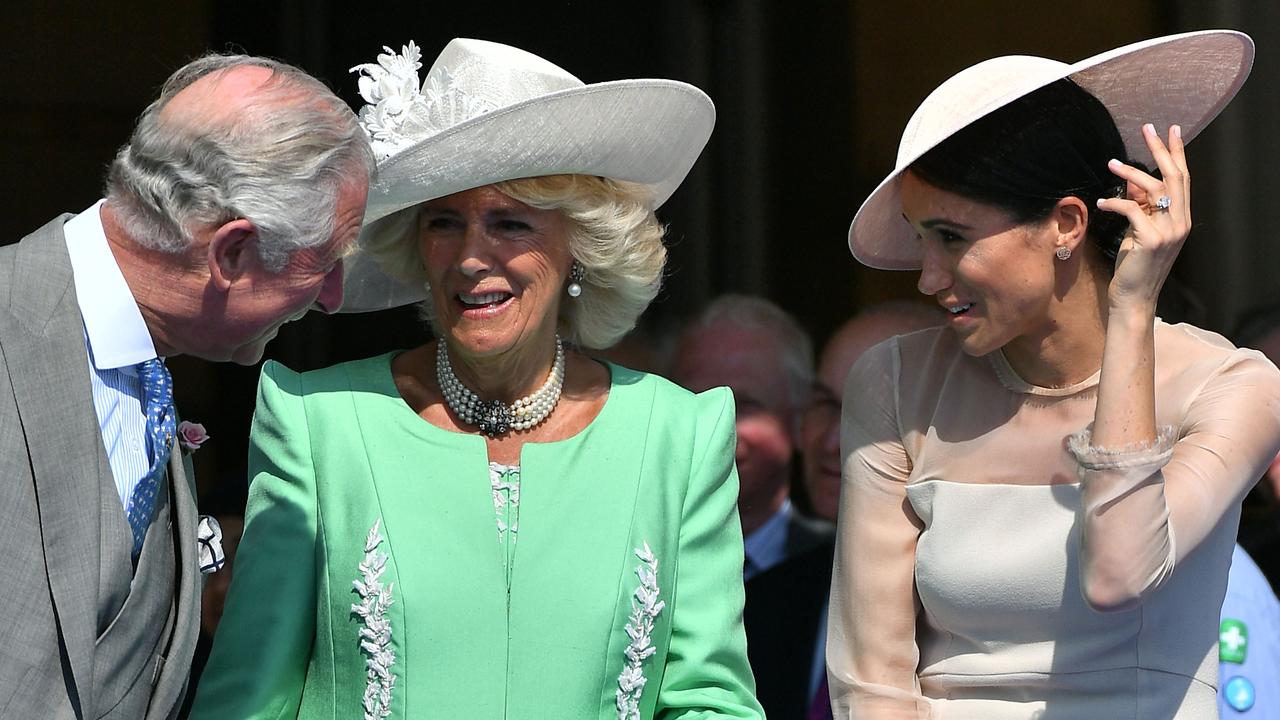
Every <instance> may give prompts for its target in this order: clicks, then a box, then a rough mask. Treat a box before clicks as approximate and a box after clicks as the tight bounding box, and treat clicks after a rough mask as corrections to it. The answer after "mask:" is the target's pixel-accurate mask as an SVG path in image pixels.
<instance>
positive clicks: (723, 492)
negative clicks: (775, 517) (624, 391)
mask: <svg viewBox="0 0 1280 720" xmlns="http://www.w3.org/2000/svg"><path fill="white" fill-rule="evenodd" d="M696 401H697V403H698V411H699V412H698V422H697V448H696V449H695V451H694V454H693V458H694V459H693V463H692V466H691V468H690V477H689V490H688V494H687V495H686V497H685V502H684V508H683V514H682V517H681V522H680V541H679V560H678V566H677V568H676V589H675V593H676V597H675V598H674V600H675V601H674V602H673V603H672V605H673V608H674V612H673V614H672V620H671V623H672V630H671V643H670V647H669V649H668V652H667V663H666V669H665V671H664V673H663V676H662V683H661V685H660V687H659V691H658V703H657V707H656V711H655V718H658V720H677V719H678V720H694V719H695V718H697V719H699V720H701V719H703V718H763V717H764V711H763V710H762V709H761V708H760V703H759V702H757V701H756V697H755V679H754V678H753V677H752V675H751V667H750V665H748V663H747V640H746V634H745V631H744V630H743V627H742V606H743V598H744V596H743V589H742V557H743V546H742V527H741V525H740V523H739V520H738V471H737V468H736V467H735V465H734V461H733V458H734V449H735V447H736V439H735V434H734V406H733V395H732V394H731V393H730V392H729V391H728V390H727V389H718V390H713V391H709V392H706V393H702V394H701V395H699V396H698V397H697V398H696Z"/></svg>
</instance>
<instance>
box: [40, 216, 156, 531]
mask: <svg viewBox="0 0 1280 720" xmlns="http://www.w3.org/2000/svg"><path fill="white" fill-rule="evenodd" d="M103 202H104V201H102V200H99V201H98V202H97V203H95V204H94V205H93V207H90V208H89V209H88V210H85V211H84V212H82V213H80V214H79V215H77V216H75V217H74V218H72V219H70V220H68V221H67V223H66V224H65V225H63V234H64V235H65V236H66V241H67V253H68V254H69V255H70V257H71V272H72V276H73V278H74V283H75V286H76V302H77V303H78V304H79V306H80V316H81V317H82V318H83V319H84V332H85V350H86V358H87V363H88V371H89V381H90V383H91V385H92V387H93V408H94V410H95V411H96V412H97V414H98V429H99V430H100V431H101V432H102V444H103V446H104V447H106V450H107V459H108V460H109V461H110V462H111V474H112V476H113V477H114V478H115V482H116V491H117V492H119V494H120V506H121V509H122V510H123V509H124V508H126V507H128V503H129V498H130V497H132V495H133V488H134V487H135V486H136V485H137V484H138V481H139V480H141V479H142V476H143V475H144V474H146V472H147V470H148V469H149V468H150V459H149V458H148V456H147V439H146V419H145V418H144V416H143V408H142V401H141V397H142V384H141V382H140V381H139V380H138V375H137V373H136V371H135V370H134V366H135V365H137V364H138V363H140V362H143V361H144V360H150V359H151V358H153V357H156V350H155V345H154V344H153V343H152V342H151V333H150V331H148V330H147V324H146V322H144V321H143V319H142V312H141V311H140V310H139V309H138V303H137V302H136V301H135V300H134V298H133V293H132V292H131V291H130V290H129V285H128V284H127V283H126V282H125V280H124V275H123V274H122V273H121V272H120V266H119V265H117V264H116V259H115V255H113V254H112V252H111V247H110V246H109V245H108V244H107V236H106V233H105V232H103V229H102V218H101V216H100V215H99V213H100V211H101V208H102V203H103Z"/></svg>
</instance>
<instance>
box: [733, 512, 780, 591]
mask: <svg viewBox="0 0 1280 720" xmlns="http://www.w3.org/2000/svg"><path fill="white" fill-rule="evenodd" d="M790 521H791V501H790V500H783V501H782V507H779V508H778V510H777V512H775V513H774V514H773V515H771V516H770V517H769V519H768V520H765V521H764V524H763V525H761V526H760V527H758V528H756V531H755V532H753V533H751V534H750V535H748V536H747V538H746V540H744V541H743V551H744V552H745V553H746V556H747V562H746V567H745V568H743V571H742V579H743V580H750V579H751V578H753V577H755V576H757V575H759V574H760V573H762V572H764V571H765V570H768V569H769V568H771V567H773V566H774V565H777V564H778V563H780V562H782V561H783V560H786V559H787V524H788V523H789V522H790Z"/></svg>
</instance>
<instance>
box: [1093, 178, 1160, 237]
mask: <svg viewBox="0 0 1280 720" xmlns="http://www.w3.org/2000/svg"><path fill="white" fill-rule="evenodd" d="M1126 167H1127V166H1126ZM1098 209H1099V210H1105V211H1107V212H1113V213H1119V214H1121V215H1124V216H1125V218H1126V219H1128V221H1129V227H1130V228H1131V231H1130V232H1129V233H1128V235H1129V237H1130V238H1135V239H1136V238H1137V237H1138V236H1140V235H1145V234H1146V233H1143V232H1141V229H1144V228H1147V227H1149V226H1150V224H1151V216H1150V215H1148V214H1147V210H1146V208H1145V207H1143V206H1142V205H1140V204H1138V202H1136V201H1134V200H1129V199H1126V198H1099V200H1098Z"/></svg>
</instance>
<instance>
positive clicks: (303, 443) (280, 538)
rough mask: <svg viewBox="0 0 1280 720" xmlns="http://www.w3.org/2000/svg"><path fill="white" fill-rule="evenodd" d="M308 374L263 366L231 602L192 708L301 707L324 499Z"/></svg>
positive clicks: (242, 711)
mask: <svg viewBox="0 0 1280 720" xmlns="http://www.w3.org/2000/svg"><path fill="white" fill-rule="evenodd" d="M305 415H306V414H305V411H304V408H303V402H302V392H301V379H300V377H299V376H298V375H297V374H296V373H294V372H292V371H290V370H289V369H288V368H285V367H284V366H282V365H280V364H278V363H274V362H268V363H267V364H266V365H264V366H263V369H262V378H261V382H260V383H259V387H258V404H257V409H256V410H255V412H254V418H253V429H252V431H251V434H250V443H249V476H250V477H251V478H252V482H251V485H250V487H249V503H248V506H247V508H246V511H245V523H244V536H243V538H242V539H241V541H240V545H239V548H238V551H237V553H236V557H235V561H234V568H233V572H234V576H233V577H232V581H231V588H230V590H229V592H228V594H227V602H226V609H225V611H224V612H223V615H222V620H221V621H220V622H219V624H218V631H217V634H216V636H215V638H214V643H213V651H212V653H211V654H210V657H209V663H208V665H207V666H206V667H205V671H204V674H203V675H202V676H201V678H200V683H199V686H198V688H197V692H196V699H195V703H194V705H193V709H192V714H191V717H192V718H195V719H197V720H200V719H202V718H209V719H214V718H216V719H217V720H226V718H245V719H249V718H273V719H274V718H293V717H296V716H297V713H298V706H299V703H300V701H301V698H302V688H303V684H304V681H305V678H306V672H307V665H308V661H309V659H310V656H311V647H312V644H313V641H314V637H315V625H316V611H315V603H316V557H317V547H318V539H317V532H316V527H317V504H316V486H315V474H314V470H313V465H312V461H311V445H310V437H309V435H308V433H307V424H306V416H305Z"/></svg>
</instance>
